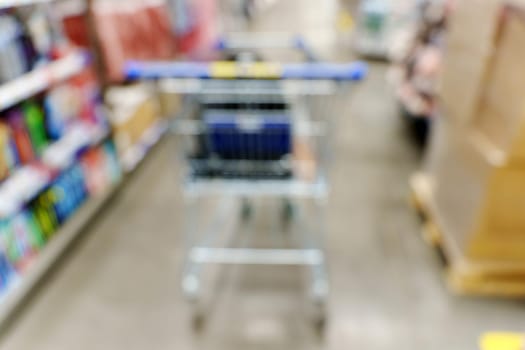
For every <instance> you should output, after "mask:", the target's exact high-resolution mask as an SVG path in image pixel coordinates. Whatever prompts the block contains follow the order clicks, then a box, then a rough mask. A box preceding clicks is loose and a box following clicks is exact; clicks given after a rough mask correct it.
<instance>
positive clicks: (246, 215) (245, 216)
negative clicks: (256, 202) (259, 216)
mask: <svg viewBox="0 0 525 350" xmlns="http://www.w3.org/2000/svg"><path fill="white" fill-rule="evenodd" d="M252 215H253V207H252V203H250V201H249V200H247V199H243V200H242V208H241V219H242V220H243V221H248V220H250V218H251V217H252Z"/></svg>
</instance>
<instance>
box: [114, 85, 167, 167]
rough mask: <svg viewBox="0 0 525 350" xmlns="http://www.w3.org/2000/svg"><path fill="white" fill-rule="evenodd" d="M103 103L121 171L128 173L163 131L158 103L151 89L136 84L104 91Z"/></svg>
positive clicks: (165, 126) (163, 119) (165, 124)
mask: <svg viewBox="0 0 525 350" xmlns="http://www.w3.org/2000/svg"><path fill="white" fill-rule="evenodd" d="M169 99H170V100H171V98H169ZM106 102H107V104H108V107H109V111H110V113H109V114H108V116H109V119H110V122H111V125H112V129H113V134H114V137H115V143H116V146H117V151H118V154H119V158H120V160H121V163H122V166H123V169H124V171H126V172H128V171H132V170H133V169H135V167H136V166H137V165H138V163H139V162H140V161H141V160H142V159H143V158H144V157H145V156H146V154H147V152H148V151H149V150H150V149H151V147H153V146H154V145H155V144H156V143H157V141H158V140H159V139H160V137H161V136H162V135H163V134H164V132H165V131H166V130H167V121H166V120H165V118H163V117H161V115H162V113H161V112H160V111H161V104H160V103H159V102H160V101H159V100H158V99H157V96H156V94H155V90H154V89H153V88H152V87H151V86H149V85H147V84H140V83H139V84H133V85H128V86H113V87H111V88H108V90H107V92H106Z"/></svg>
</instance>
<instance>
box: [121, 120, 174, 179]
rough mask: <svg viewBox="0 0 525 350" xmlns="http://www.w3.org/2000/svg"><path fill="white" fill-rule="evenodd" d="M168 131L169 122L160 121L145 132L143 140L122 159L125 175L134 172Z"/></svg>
mask: <svg viewBox="0 0 525 350" xmlns="http://www.w3.org/2000/svg"><path fill="white" fill-rule="evenodd" d="M167 130H168V122H167V121H166V120H159V121H158V122H156V123H155V124H153V126H151V127H150V128H149V129H148V130H146V131H145V132H144V134H143V135H142V138H141V140H140V141H139V142H138V143H137V144H136V145H134V146H132V147H131V148H129V149H128V150H127V151H126V152H125V153H124V155H123V156H122V157H121V164H122V168H123V169H124V172H125V173H130V172H132V171H133V170H134V169H135V168H136V167H137V166H138V165H139V164H140V162H141V161H142V160H143V159H144V157H146V155H147V154H148V152H149V150H150V149H151V148H152V147H153V146H155V145H156V144H157V142H159V140H160V139H161V137H162V136H163V135H164V134H165V133H166V131H167Z"/></svg>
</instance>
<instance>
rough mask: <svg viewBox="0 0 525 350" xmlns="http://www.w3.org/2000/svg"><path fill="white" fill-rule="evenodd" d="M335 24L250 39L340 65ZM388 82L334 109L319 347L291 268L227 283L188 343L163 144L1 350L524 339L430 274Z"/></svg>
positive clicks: (376, 82) (323, 15) (424, 344)
mask: <svg viewBox="0 0 525 350" xmlns="http://www.w3.org/2000/svg"><path fill="white" fill-rule="evenodd" d="M336 14H337V6H336V3H335V2H332V1H323V2H320V1H313V0H311V1H281V2H279V3H278V5H276V7H275V8H273V9H271V10H270V11H269V12H268V13H266V14H265V15H264V17H263V18H262V19H260V20H259V21H258V23H257V24H256V25H257V27H258V28H263V29H264V28H271V29H274V30H293V31H297V30H301V31H302V32H303V33H305V34H306V35H307V36H309V37H310V38H312V39H313V40H314V41H315V42H316V43H317V44H318V46H319V47H321V48H322V49H323V50H322V51H323V52H324V53H325V54H328V53H329V54H330V56H331V57H332V58H336V59H337V58H344V57H346V56H347V54H346V53H345V52H347V50H348V49H347V47H346V46H345V44H344V41H343V40H341V38H340V37H339V38H338V37H337V36H336V35H335V34H334V26H333V18H334V16H335V15H336ZM288 17H290V18H289V19H288ZM334 53H335V54H334ZM385 70H386V66H385V65H383V64H373V65H372V70H371V74H370V76H369V78H368V79H367V80H366V82H364V83H363V84H361V85H360V86H359V87H356V88H355V89H354V91H353V93H352V94H351V95H349V96H348V98H347V99H345V101H344V103H343V105H337V107H335V108H333V110H335V111H337V113H338V115H339V119H338V123H339V124H338V125H339V127H338V128H337V133H336V138H335V143H336V153H335V158H336V159H335V161H336V162H335V166H334V169H333V176H332V180H333V188H334V191H333V193H332V196H331V198H330V201H329V204H328V206H329V210H328V220H327V221H328V234H327V251H328V253H329V264H330V277H331V282H332V287H333V290H332V295H331V298H330V307H329V311H330V321H329V323H328V325H327V328H326V330H325V333H324V335H323V336H320V335H319V334H318V333H316V332H315V330H314V328H313V327H311V325H310V324H309V322H308V319H307V311H306V301H305V298H304V294H305V293H304V287H305V283H304V280H303V279H302V278H301V276H302V275H301V274H300V271H299V270H298V269H295V268H254V267H246V268H234V269H228V270H226V273H223V274H221V275H220V276H221V278H220V283H218V286H217V289H216V291H217V293H215V296H214V298H213V300H212V301H211V303H210V304H211V305H213V307H212V308H210V309H209V315H208V322H207V325H206V327H205V328H204V329H203V330H202V331H200V332H195V331H194V330H193V329H192V327H191V323H190V321H189V308H188V306H187V304H186V303H185V301H184V299H183V298H182V296H181V292H180V290H179V277H180V269H181V263H182V257H183V244H182V241H183V240H182V234H181V227H182V222H183V219H184V211H183V206H182V203H183V201H182V198H181V196H180V194H179V192H178V187H177V176H176V175H175V173H176V168H177V167H176V166H174V165H173V163H172V160H173V157H172V151H173V148H172V146H173V144H172V142H171V141H170V140H168V141H167V142H164V143H162V144H161V145H160V146H159V147H158V148H157V149H156V151H155V152H153V153H152V154H151V157H150V158H149V159H148V160H147V161H146V162H145V163H144V164H143V166H142V167H141V168H140V169H139V170H138V171H137V172H136V174H135V175H134V176H133V178H132V179H131V180H130V181H129V183H128V184H127V186H126V188H125V189H124V190H123V191H122V192H121V193H120V194H119V196H118V197H117V198H116V199H115V201H114V202H113V203H112V205H111V207H110V208H109V209H108V210H107V211H106V212H105V214H104V215H102V216H101V217H99V218H98V219H97V220H96V222H95V223H94V224H93V226H92V227H91V228H90V229H89V231H88V232H86V235H85V237H84V239H82V240H81V241H80V242H79V244H77V245H76V246H75V248H74V249H73V251H72V252H71V254H69V255H68V256H67V257H66V259H65V260H64V261H63V263H62V264H61V265H60V267H59V268H58V270H57V271H56V272H55V273H54V274H53V275H52V276H50V277H49V278H48V279H47V280H46V283H45V284H44V286H43V288H41V290H40V291H39V293H37V294H36V295H35V297H34V298H32V300H31V301H29V302H28V305H27V307H26V308H25V311H24V312H23V313H22V314H21V316H20V317H19V318H18V320H17V322H15V324H14V325H13V327H12V328H11V329H10V331H9V332H8V333H7V335H6V336H5V337H4V339H3V340H2V342H1V343H0V348H1V349H9V350H29V349H39V350H47V349H49V350H70V349H75V350H83V349H86V350H87V349H89V350H92V349H111V350H114V349H128V350H134V349H137V350H139V349H228V350H233V349H282V350H285V349H286V350H290V349H414V350H415V349H418V350H419V349H436V350H443V349H447V350H453V349H457V350H465V349H476V342H477V337H478V336H479V335H480V334H481V333H482V332H484V331H490V330H514V331H518V330H523V329H525V312H524V310H523V309H524V305H523V303H520V302H515V301H506V300H495V299H477V298H464V297H455V296H452V295H450V294H449V292H448V291H447V290H446V288H445V286H444V284H443V280H442V278H441V273H442V268H441V263H440V261H439V259H438V257H437V256H436V255H435V254H434V252H433V251H432V250H431V249H429V248H428V247H427V246H426V245H425V244H424V243H423V241H422V240H421V238H420V236H419V222H418V219H417V217H416V216H415V214H414V213H413V211H412V210H411V209H410V207H409V206H408V204H407V197H408V185H407V180H408V177H409V175H410V174H411V173H412V172H413V171H414V170H416V169H417V168H418V164H419V159H418V155H417V152H416V151H415V150H414V148H413V147H412V145H411V144H410V142H409V141H408V139H407V137H406V135H405V132H404V129H403V125H402V122H401V120H400V118H399V117H398V116H397V111H396V105H395V101H394V100H393V98H392V96H391V92H390V91H389V88H388V87H387V86H386V84H385V79H384V74H385Z"/></svg>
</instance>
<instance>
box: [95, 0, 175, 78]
mask: <svg viewBox="0 0 525 350" xmlns="http://www.w3.org/2000/svg"><path fill="white" fill-rule="evenodd" d="M93 11H94V18H95V22H96V25H95V28H96V30H97V35H98V38H99V41H100V45H101V50H102V54H103V57H104V62H105V66H106V71H107V75H108V78H109V80H110V81H111V82H121V81H122V80H123V79H124V77H123V66H124V63H125V62H126V61H128V60H162V59H171V58H173V57H174V55H175V38H174V35H173V34H172V33H171V29H170V28H171V26H170V22H169V17H168V9H167V7H166V5H165V4H164V2H163V1H157V0H147V1H142V2H140V3H132V4H126V6H122V5H121V4H120V3H116V4H115V3H97V4H95V6H94V8H93Z"/></svg>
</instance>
